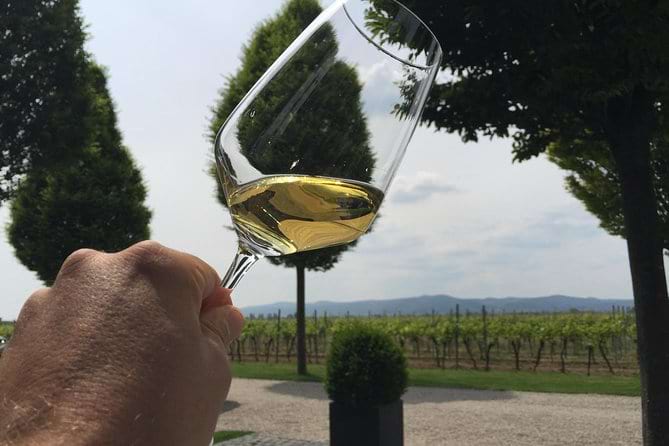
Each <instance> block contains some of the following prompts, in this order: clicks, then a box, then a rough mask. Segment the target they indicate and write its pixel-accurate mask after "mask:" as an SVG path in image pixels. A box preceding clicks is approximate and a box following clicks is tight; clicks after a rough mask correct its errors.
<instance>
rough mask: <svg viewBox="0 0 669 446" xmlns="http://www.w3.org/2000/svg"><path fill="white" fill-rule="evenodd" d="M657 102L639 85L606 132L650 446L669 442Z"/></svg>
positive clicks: (667, 305)
mask: <svg viewBox="0 0 669 446" xmlns="http://www.w3.org/2000/svg"><path fill="white" fill-rule="evenodd" d="M653 102H654V100H653V98H652V97H651V95H650V94H648V92H647V91H646V90H645V89H644V88H643V87H640V86H639V87H637V88H636V89H635V90H634V92H633V93H631V94H629V95H628V96H625V97H618V98H615V99H611V100H609V103H608V106H607V123H606V124H607V125H606V133H607V137H608V139H609V144H610V146H611V151H612V153H613V156H614V158H615V161H616V167H617V171H618V175H619V177H620V183H621V192H622V199H623V200H622V201H623V215H624V221H625V236H626V239H627V252H628V255H629V263H630V270H631V275H632V288H633V290H634V309H635V312H636V324H637V335H638V350H637V351H638V356H639V369H640V370H639V371H640V375H641V409H642V427H643V439H644V445H646V446H657V445H660V444H666V441H667V439H669V423H667V414H668V413H669V379H667V378H666V376H665V375H666V371H667V370H669V299H668V298H667V283H666V279H665V273H664V262H663V258H662V254H663V253H662V243H661V239H660V236H659V231H658V219H657V200H656V197H655V191H654V188H653V183H652V174H651V169H650V139H651V133H652V130H653V126H654V124H655V120H654V113H655V111H654V106H653Z"/></svg>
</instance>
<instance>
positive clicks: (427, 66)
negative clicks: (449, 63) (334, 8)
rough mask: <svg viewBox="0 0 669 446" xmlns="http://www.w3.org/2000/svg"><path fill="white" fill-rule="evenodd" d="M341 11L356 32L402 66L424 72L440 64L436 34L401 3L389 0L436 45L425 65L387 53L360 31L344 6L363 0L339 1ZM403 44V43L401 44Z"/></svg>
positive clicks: (440, 50) (390, 52)
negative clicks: (406, 14) (414, 21)
mask: <svg viewBox="0 0 669 446" xmlns="http://www.w3.org/2000/svg"><path fill="white" fill-rule="evenodd" d="M340 1H341V5H342V9H343V10H344V13H345V14H346V16H347V17H348V19H349V20H350V21H351V23H352V24H353V26H354V27H355V28H356V29H357V30H358V32H359V33H360V34H361V35H362V36H363V37H364V38H365V39H367V40H368V41H369V42H370V43H371V44H373V45H374V46H375V47H376V48H378V49H379V50H380V51H382V52H384V53H386V54H387V55H388V56H390V57H392V58H393V59H396V60H398V61H400V62H402V63H403V64H406V65H409V66H412V67H414V68H419V69H424V70H430V69H432V68H434V67H435V66H436V65H439V64H440V62H441V56H442V55H443V54H444V53H443V49H442V47H441V43H440V42H439V39H438V38H437V36H436V34H435V33H434V32H433V31H432V29H431V28H430V27H429V26H428V25H427V23H425V22H424V21H423V19H421V18H420V17H419V16H418V15H417V14H416V13H415V12H413V11H412V10H411V9H409V8H408V7H407V6H405V5H404V4H403V3H401V2H399V1H398V0H389V1H391V2H393V3H394V4H396V5H397V6H398V7H399V8H401V9H402V10H403V11H405V12H407V13H409V15H410V16H411V17H412V18H413V19H414V20H416V22H418V24H419V25H420V27H422V28H423V29H425V30H426V31H427V32H428V34H429V35H430V37H431V38H432V40H433V42H434V43H435V44H436V51H434V52H433V53H432V54H428V57H426V62H430V63H426V64H425V65H421V64H417V63H415V62H411V61H409V60H406V59H405V58H403V57H401V56H398V55H396V54H394V53H393V52H392V51H389V50H388V49H386V48H384V47H383V46H382V45H380V44H379V42H377V41H375V40H374V37H370V36H369V34H368V33H367V32H366V31H365V30H364V29H362V28H361V27H360V26H359V25H358V23H357V22H356V20H355V19H354V18H353V17H351V14H350V13H349V11H348V10H347V9H346V4H348V3H352V2H360V3H362V2H363V0H340ZM402 43H403V44H404V42H402ZM435 56H436V57H435Z"/></svg>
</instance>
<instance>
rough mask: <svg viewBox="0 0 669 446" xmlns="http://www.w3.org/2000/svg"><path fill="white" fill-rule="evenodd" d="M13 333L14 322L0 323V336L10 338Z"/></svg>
mask: <svg viewBox="0 0 669 446" xmlns="http://www.w3.org/2000/svg"><path fill="white" fill-rule="evenodd" d="M12 334H14V324H7V323H0V336H2V337H3V338H11V337H12Z"/></svg>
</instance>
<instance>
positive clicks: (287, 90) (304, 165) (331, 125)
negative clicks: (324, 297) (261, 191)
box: [209, 0, 374, 271]
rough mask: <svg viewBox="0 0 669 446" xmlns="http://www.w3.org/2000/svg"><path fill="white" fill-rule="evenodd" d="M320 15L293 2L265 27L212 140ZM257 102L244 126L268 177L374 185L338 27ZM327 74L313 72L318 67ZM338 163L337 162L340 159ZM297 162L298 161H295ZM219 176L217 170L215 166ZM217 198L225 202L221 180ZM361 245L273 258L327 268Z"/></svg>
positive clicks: (232, 85)
mask: <svg viewBox="0 0 669 446" xmlns="http://www.w3.org/2000/svg"><path fill="white" fill-rule="evenodd" d="M320 12H321V8H320V6H319V4H318V2H317V1H316V0H289V1H288V2H287V3H286V4H285V6H284V7H283V9H282V10H281V11H280V12H279V14H278V15H276V16H275V17H273V18H272V19H270V20H268V21H266V22H264V23H262V24H261V25H260V26H259V27H258V28H257V29H256V30H255V32H254V33H253V36H252V37H251V40H250V42H249V44H248V45H247V46H245V47H244V49H243V54H242V64H241V67H240V69H239V70H238V72H237V73H236V74H235V75H233V76H231V77H230V78H228V80H227V83H226V86H225V87H224V88H223V90H222V91H221V93H220V98H219V100H218V102H217V104H216V106H215V107H214V109H213V113H214V116H213V118H212V120H211V124H210V132H209V137H210V140H211V141H212V142H213V141H214V140H215V138H216V134H217V132H218V130H219V129H220V127H221V126H222V124H223V123H224V121H225V120H226V119H227V117H228V116H229V115H230V113H232V111H233V109H234V107H235V106H236V105H237V104H238V103H239V102H240V101H241V100H242V98H243V96H244V95H245V94H246V92H247V91H248V90H249V89H250V88H251V87H252V86H253V85H254V84H255V82H256V81H257V80H258V79H259V78H260V76H261V75H262V74H263V73H264V72H265V71H266V70H267V69H268V68H269V66H270V65H271V64H272V63H273V62H274V60H275V59H276V58H277V57H278V56H279V55H280V54H281V53H282V52H283V51H284V50H285V49H286V48H287V47H288V45H289V44H290V43H291V42H292V41H293V40H294V39H295V38H296V37H297V36H298V35H299V34H300V33H301V32H302V30H303V29H304V28H305V27H306V26H307V25H308V24H309V23H310V22H311V21H312V20H313V19H314V18H315V17H316V16H317V15H318V14H319V13H320ZM317 34H318V35H316V36H315V37H314V38H313V39H311V40H309V42H307V43H306V44H305V45H304V46H303V47H302V48H301V49H300V50H299V51H298V52H297V53H296V54H295V55H294V56H293V57H292V58H291V61H290V63H289V64H288V65H286V66H285V67H284V69H283V70H281V71H280V72H279V73H278V74H277V75H276V76H275V77H274V79H273V80H272V82H270V83H269V84H268V85H267V86H266V87H265V89H263V91H262V92H260V94H259V95H258V96H257V97H256V99H255V100H254V102H253V105H252V107H251V108H252V111H251V112H250V115H249V116H245V117H243V118H242V119H241V120H240V122H239V129H238V137H239V141H240V145H241V151H242V153H243V154H244V155H245V156H246V157H247V159H248V160H249V161H250V162H251V164H252V165H253V166H254V167H255V168H257V169H259V170H260V171H261V172H263V174H268V175H269V174H285V173H288V172H290V173H291V174H296V175H300V174H304V175H320V176H331V177H339V178H347V179H355V180H359V181H369V180H370V179H371V177H372V171H373V169H374V158H373V156H372V154H371V151H370V149H369V142H368V140H369V132H368V131H367V124H366V120H365V117H364V115H363V112H362V107H361V104H360V93H361V85H360V82H359V80H358V77H357V74H356V71H355V69H354V68H353V67H351V66H349V65H347V64H345V63H344V62H342V61H338V60H336V58H335V57H336V54H337V51H338V44H337V41H336V36H335V35H334V32H333V30H332V29H331V28H330V27H328V26H324V27H322V28H321V29H320V30H319V31H318V32H317ZM315 66H319V67H321V68H320V71H319V72H318V73H314V70H313V68H314V67H315ZM315 75H318V81H317V88H315V89H314V90H313V92H312V93H311V94H310V96H309V97H308V99H307V100H306V102H305V103H303V104H301V106H300V107H293V108H292V109H291V112H290V113H289V114H288V116H289V118H288V119H287V120H286V121H285V122H281V123H280V124H281V126H282V131H281V132H277V133H276V134H272V136H271V141H270V140H269V137H268V136H266V134H267V132H268V129H271V128H273V126H276V125H277V116H281V115H282V111H283V110H285V109H286V107H287V106H288V105H289V104H290V103H291V100H293V97H294V95H295V92H296V91H298V89H299V88H300V87H301V86H303V85H307V84H309V83H313V82H314V76H315ZM333 160H336V162H333ZM295 161H298V162H297V163H295V164H294V162H295ZM211 171H212V175H213V176H214V177H215V176H216V172H215V168H214V167H212V170H211ZM217 184H218V189H217V191H218V192H217V197H218V199H219V201H220V202H221V204H223V205H226V206H227V203H226V199H225V194H224V193H223V190H222V188H221V185H220V184H219V183H218V182H217ZM354 245H355V242H354V243H351V244H348V245H344V246H335V247H330V248H324V249H319V250H314V251H307V252H300V253H296V254H292V255H288V256H281V257H268V260H269V261H270V262H272V263H274V264H283V265H285V266H288V267H298V268H305V269H309V270H316V271H326V270H328V269H330V268H332V267H333V266H334V264H335V263H336V262H337V261H338V260H339V258H340V257H341V255H342V254H343V253H344V252H345V251H346V250H347V249H349V248H350V247H352V246H354Z"/></svg>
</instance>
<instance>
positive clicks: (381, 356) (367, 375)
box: [325, 321, 408, 406]
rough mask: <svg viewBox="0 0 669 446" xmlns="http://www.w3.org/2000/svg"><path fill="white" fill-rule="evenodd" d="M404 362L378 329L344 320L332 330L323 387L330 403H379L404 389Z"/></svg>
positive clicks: (388, 336) (387, 338)
mask: <svg viewBox="0 0 669 446" xmlns="http://www.w3.org/2000/svg"><path fill="white" fill-rule="evenodd" d="M407 381H408V372H407V361H406V358H405V357H404V353H403V352H402V350H401V349H400V347H399V346H398V345H397V344H396V343H395V342H394V341H393V339H392V338H391V337H390V335H388V334H386V333H385V332H384V331H382V330H381V329H380V328H377V327H373V326H369V325H367V324H362V323H360V322H355V321H354V322H347V323H345V324H342V325H341V326H339V327H337V329H336V330H335V333H334V336H333V339H332V343H331V346H330V352H329V354H328V359H327V375H326V378H325V390H326V391H327V393H328V395H329V397H330V399H331V400H333V401H334V402H338V403H344V404H349V405H352V406H379V405H383V404H388V403H392V402H393V401H396V400H398V399H399V398H400V397H401V396H402V394H404V392H405V391H406V388H407Z"/></svg>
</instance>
